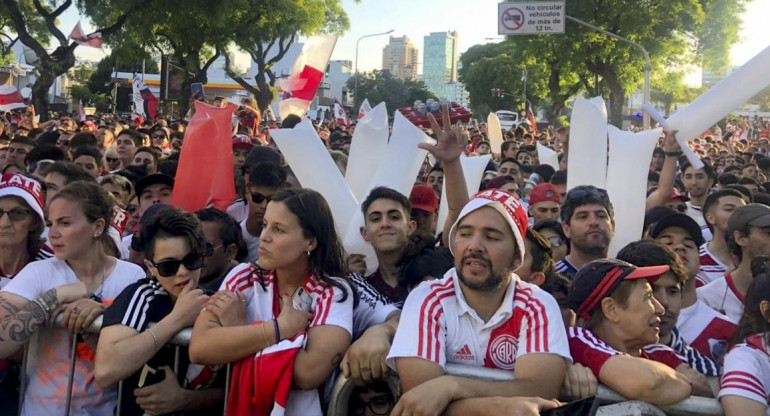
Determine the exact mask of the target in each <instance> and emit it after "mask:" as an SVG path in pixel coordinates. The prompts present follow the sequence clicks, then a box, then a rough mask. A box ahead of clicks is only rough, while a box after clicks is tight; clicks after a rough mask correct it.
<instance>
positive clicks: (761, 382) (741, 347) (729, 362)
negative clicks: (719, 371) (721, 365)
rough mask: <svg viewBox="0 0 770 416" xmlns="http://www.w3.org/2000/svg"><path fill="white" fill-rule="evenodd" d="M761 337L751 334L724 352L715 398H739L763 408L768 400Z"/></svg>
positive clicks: (769, 378)
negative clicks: (723, 366) (756, 403)
mask: <svg viewBox="0 0 770 416" xmlns="http://www.w3.org/2000/svg"><path fill="white" fill-rule="evenodd" d="M764 335H765V334H757V335H752V336H750V337H748V338H747V339H746V342H745V343H743V344H738V345H736V346H735V347H733V349H731V350H730V352H729V353H727V356H726V357H725V372H724V374H723V375H722V380H721V383H720V387H719V395H718V396H717V397H718V398H719V399H721V398H722V397H724V396H740V397H745V398H747V399H749V400H753V401H755V402H759V403H762V404H763V405H764V406H765V407H767V404H768V397H770V352H769V350H768V346H767V343H766V342H765V340H764Z"/></svg>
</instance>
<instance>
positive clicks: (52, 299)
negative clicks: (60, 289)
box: [0, 289, 59, 343]
mask: <svg viewBox="0 0 770 416" xmlns="http://www.w3.org/2000/svg"><path fill="white" fill-rule="evenodd" d="M41 304H42V305H45V309H47V310H48V311H53V310H54V309H56V307H58V306H59V300H58V299H57V298H56V289H51V290H49V291H47V292H45V293H43V295H42V296H40V297H39V298H37V299H35V300H34V301H31V302H28V303H27V304H26V305H24V306H23V307H21V308H17V307H15V306H13V305H12V304H10V303H9V302H7V301H4V300H0V308H3V309H4V310H6V311H8V312H11V314H9V315H8V316H6V317H5V318H2V319H0V342H5V341H11V342H18V343H22V342H25V341H27V340H28V339H29V338H30V337H31V336H32V335H33V334H34V333H35V331H37V330H38V328H40V327H41V326H43V325H45V323H46V321H47V320H48V313H47V312H46V311H45V310H44V309H43V308H44V307H43V306H41Z"/></svg>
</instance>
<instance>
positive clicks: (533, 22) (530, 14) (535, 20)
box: [497, 0, 566, 35]
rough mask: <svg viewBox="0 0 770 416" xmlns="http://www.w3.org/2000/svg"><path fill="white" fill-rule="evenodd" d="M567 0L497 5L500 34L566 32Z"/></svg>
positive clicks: (498, 31)
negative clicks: (565, 4) (565, 5)
mask: <svg viewBox="0 0 770 416" xmlns="http://www.w3.org/2000/svg"><path fill="white" fill-rule="evenodd" d="M564 1H565V0H557V1H531V2H526V3H524V2H519V3H500V4H498V5H497V17H498V19H497V33H498V34H499V35H541V34H549V33H564V16H565V12H566V10H565V9H564Z"/></svg>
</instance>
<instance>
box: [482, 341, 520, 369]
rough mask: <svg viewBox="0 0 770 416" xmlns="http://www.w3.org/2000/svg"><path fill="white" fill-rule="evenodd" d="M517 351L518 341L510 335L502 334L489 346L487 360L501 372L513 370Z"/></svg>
mask: <svg viewBox="0 0 770 416" xmlns="http://www.w3.org/2000/svg"><path fill="white" fill-rule="evenodd" d="M518 349H519V340H518V339H516V338H515V337H514V336H513V335H510V334H502V335H500V336H498V337H497V338H495V339H494V340H493V341H492V342H491V343H490V344H489V358H490V359H491V360H492V363H493V364H494V365H495V367H497V368H500V369H502V370H513V365H514V364H515V362H516V352H517V351H518Z"/></svg>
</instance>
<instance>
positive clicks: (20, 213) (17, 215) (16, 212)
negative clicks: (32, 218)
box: [0, 208, 32, 222]
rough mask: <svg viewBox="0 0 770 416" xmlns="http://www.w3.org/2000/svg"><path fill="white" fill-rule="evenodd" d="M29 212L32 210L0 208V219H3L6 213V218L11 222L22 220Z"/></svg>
mask: <svg viewBox="0 0 770 416" xmlns="http://www.w3.org/2000/svg"><path fill="white" fill-rule="evenodd" d="M31 212H32V211H30V210H28V209H25V208H11V209H9V210H8V211H4V210H2V209H0V219H3V217H4V216H5V214H8V218H9V219H10V220H11V221H12V222H19V221H24V219H25V218H27V216H28V215H29V214H30V213H31Z"/></svg>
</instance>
